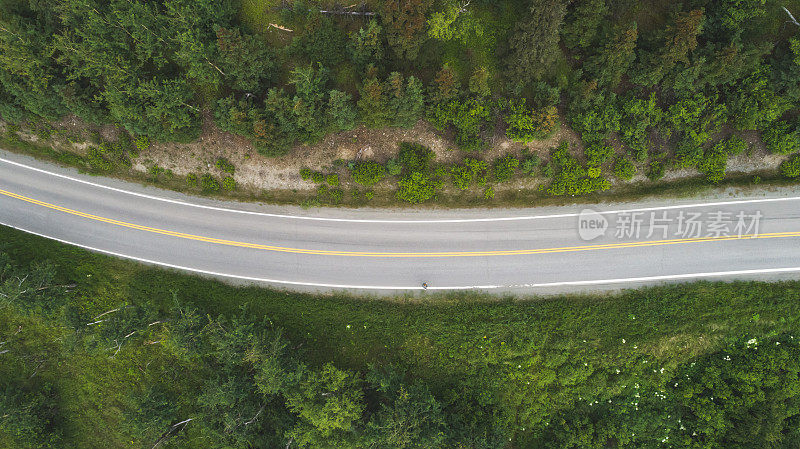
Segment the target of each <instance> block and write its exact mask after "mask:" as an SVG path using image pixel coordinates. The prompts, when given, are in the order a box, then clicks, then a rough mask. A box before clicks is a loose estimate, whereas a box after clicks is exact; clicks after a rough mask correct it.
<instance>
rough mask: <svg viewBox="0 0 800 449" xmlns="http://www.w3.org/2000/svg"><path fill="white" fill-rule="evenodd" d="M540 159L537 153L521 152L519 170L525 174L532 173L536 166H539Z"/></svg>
mask: <svg viewBox="0 0 800 449" xmlns="http://www.w3.org/2000/svg"><path fill="white" fill-rule="evenodd" d="M540 163H541V160H539V155H538V154H526V153H523V155H522V162H520V166H519V170H520V171H521V172H522V173H525V174H526V175H532V174H533V171H534V170H536V167H538V166H539V164H540Z"/></svg>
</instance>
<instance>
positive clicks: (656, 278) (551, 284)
mask: <svg viewBox="0 0 800 449" xmlns="http://www.w3.org/2000/svg"><path fill="white" fill-rule="evenodd" d="M0 225H3V226H7V227H9V228H14V229H16V230H19V231H22V232H27V233H28V234H33V235H36V236H39V237H43V238H46V239H50V240H55V241H57V242H60V243H64V244H67V245H73V246H77V247H79V248H83V249H86V250H89V251H94V252H98V253H103V254H108V255H111V256H116V257H121V258H124V259H131V260H135V261H137V262H142V263H146V264H150V265H156V266H161V267H167V268H173V269H176V270H181V271H188V272H193V273H199V274H205V275H208V276H214V277H221V278H231V279H239V280H245V281H252V282H262V283H267V284H282V285H294V286H304V287H324V288H339V289H352V290H425V289H423V288H422V287H421V286H411V287H402V286H396V287H387V286H377V285H345V284H324V283H316V282H298V281H281V280H278V279H266V278H258V277H252V276H240V275H236V274H227V273H219V272H216V271H208V270H201V269H198V268H190V267H184V266H181V265H174V264H170V263H165V262H158V261H155V260H150V259H143V258H141V257H136V256H129V255H127V254H121V253H117V252H114V251H108V250H104V249H99V248H94V247H91V246H87V245H81V244H79V243H74V242H70V241H68V240H63V239H59V238H56V237H50V236H47V235H44V234H40V233H38V232H34V231H29V230H27V229H23V228H20V227H17V226H11V225H7V224H5V223H3V222H0ZM798 272H800V267H789V268H762V269H755V270H736V271H715V272H706V273H686V274H667V275H661V276H643V277H635V278H618V279H597V280H590V281H563V282H545V283H540V284H511V285H471V286H452V287H434V286H429V287H428V288H427V289H428V290H493V289H501V288H547V287H567V286H588V285H604V284H606V285H607V284H626V283H637V282H653V281H666V280H676V279H697V278H709V277H723V276H741V275H751V274H776V273H798Z"/></svg>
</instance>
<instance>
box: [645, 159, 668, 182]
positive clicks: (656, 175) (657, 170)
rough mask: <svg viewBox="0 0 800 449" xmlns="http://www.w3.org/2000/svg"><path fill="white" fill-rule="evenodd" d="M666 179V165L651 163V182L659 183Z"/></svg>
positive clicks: (659, 162)
mask: <svg viewBox="0 0 800 449" xmlns="http://www.w3.org/2000/svg"><path fill="white" fill-rule="evenodd" d="M663 177H664V164H663V163H662V162H661V161H652V162H650V169H649V170H648V171H647V178H648V179H649V180H651V181H658V180H659V179H661V178H663Z"/></svg>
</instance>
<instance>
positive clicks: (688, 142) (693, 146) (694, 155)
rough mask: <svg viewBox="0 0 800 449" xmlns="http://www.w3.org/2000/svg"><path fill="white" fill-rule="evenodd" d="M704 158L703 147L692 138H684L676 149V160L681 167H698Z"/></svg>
mask: <svg viewBox="0 0 800 449" xmlns="http://www.w3.org/2000/svg"><path fill="white" fill-rule="evenodd" d="M702 159H703V147H701V146H700V145H699V144H697V143H696V142H693V141H692V139H688V138H684V139H683V140H681V141H680V142H679V143H678V148H677V149H676V150H675V160H676V162H677V163H678V165H679V166H681V167H697V165H698V164H699V163H700V161H701V160H702Z"/></svg>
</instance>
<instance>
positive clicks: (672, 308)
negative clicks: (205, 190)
mask: <svg viewBox="0 0 800 449" xmlns="http://www.w3.org/2000/svg"><path fill="white" fill-rule="evenodd" d="M0 252H4V253H6V254H8V255H9V256H10V260H11V261H12V263H14V264H16V265H18V266H26V265H28V264H30V263H32V262H33V263H41V262H43V261H45V260H48V261H51V262H52V263H53V264H55V266H56V270H57V275H56V280H57V281H58V282H60V283H75V284H76V287H75V289H74V290H73V291H72V292H71V293H70V298H69V300H68V301H69V305H68V308H69V310H71V311H72V312H71V313H72V314H73V315H74V314H78V315H79V316H80V319H82V320H89V319H91V317H93V316H96V315H98V314H100V313H102V312H104V311H107V310H109V309H113V308H116V307H120V306H122V305H125V304H132V305H148V307H151V308H152V307H155V308H157V309H158V310H168V309H169V308H170V307H173V306H174V302H175V301H177V302H179V303H180V304H181V305H182V306H191V307H194V308H197V309H198V310H199V311H201V313H202V314H208V315H211V316H217V315H225V316H236V315H238V314H241V313H242V311H244V313H245V315H246V316H250V317H262V316H263V317H266V318H267V319H268V321H269V322H270V323H272V324H273V325H274V326H276V327H280V328H282V329H283V330H284V332H285V335H286V336H287V337H288V338H289V340H290V341H291V342H292V343H293V344H294V345H295V346H294V347H295V348H298V351H299V352H301V353H303V354H304V358H305V359H306V360H307V361H308V363H310V364H312V365H316V366H319V365H322V364H323V363H326V362H334V363H335V364H336V365H337V366H340V367H346V368H349V369H352V370H356V371H359V372H364V371H365V370H366V369H367V365H368V364H370V363H376V364H378V365H382V366H385V365H388V364H394V365H395V366H399V367H402V369H403V370H405V371H407V372H409V373H410V375H411V376H412V377H413V378H415V379H419V380H422V381H424V382H425V383H426V384H427V385H429V387H430V388H431V390H432V391H433V392H434V393H435V394H436V395H437V396H438V397H440V398H442V400H443V402H445V403H449V404H453V403H457V402H458V401H457V398H458V397H464V396H469V397H480V396H481V395H485V396H486V399H485V400H486V401H488V402H487V403H494V404H497V405H498V407H500V408H501V409H502V410H503V413H505V414H507V415H508V417H507V418H505V419H504V422H505V424H503V425H507V426H512V429H510V432H511V435H513V439H514V441H517V442H519V444H520V446H521V447H525V444H527V443H525V444H524V443H523V442H525V441H535V439H536V438H539V437H540V435H541V431H542V428H541V426H542V425H544V424H543V423H544V422H546V421H547V420H548V419H550V418H549V417H550V416H552V415H553V414H555V413H558V412H559V411H568V410H570V409H571V408H573V407H577V406H578V404H579V402H581V401H586V400H587V398H588V400H589V401H591V400H592V399H597V400H603V401H604V400H605V399H606V398H610V397H612V396H614V395H616V394H619V393H620V391H621V390H623V389H624V388H625V386H626V385H633V384H634V383H636V384H637V385H638V384H639V383H641V384H642V385H643V386H652V387H653V388H657V387H658V386H663V385H664V382H666V381H667V380H668V379H669V378H670V377H669V376H670V375H673V374H674V373H675V372H676V371H678V370H679V367H680V366H682V365H685V364H686V363H688V362H689V361H691V360H695V359H697V358H698V357H702V356H705V355H708V354H711V353H715V352H717V351H720V350H721V349H722V348H724V347H725V346H726V345H727V344H729V343H730V342H732V341H739V340H741V339H742V338H750V337H751V336H758V337H759V338H767V337H769V336H774V335H777V334H780V333H783V332H793V331H797V330H798V329H799V328H800V302H798V301H797V298H800V282H782V283H759V282H734V283H709V282H699V283H693V284H685V285H675V286H664V287H654V288H647V289H642V290H636V291H629V292H625V293H622V294H615V295H600V296H585V295H578V296H576V295H571V296H562V297H558V298H552V299H541V298H535V297H529V298H524V299H514V298H510V297H509V298H504V299H500V300H498V299H496V298H493V297H488V296H483V295H479V294H464V293H457V294H442V295H430V296H427V295H426V296H422V297H419V296H417V297H398V298H394V299H392V300H372V299H369V298H366V299H365V298H354V297H350V296H347V295H345V294H334V295H308V294H298V293H291V292H284V291H276V290H269V289H262V288H255V287H249V288H237V287H232V286H229V285H226V284H223V283H221V282H217V281H214V280H206V279H200V278H196V277H192V276H188V275H184V274H179V273H175V272H170V271H164V270H160V269H155V268H149V267H145V266H142V265H139V264H135V263H132V262H128V261H123V260H119V259H114V258H110V257H106V256H102V255H97V254H93V253H90V252H87V251H84V250H81V249H77V248H73V247H68V246H64V245H61V244H58V243H55V242H52V241H49V240H46V239H42V238H39V237H35V236H31V235H28V234H25V233H22V232H18V231H14V230H11V229H7V228H0ZM79 321H80V320H79ZM141 356H142V357H144V355H141ZM87 360H88V359H86V360H84V359H76V360H75V361H73V362H70V363H66V362H65V367H69V369H70V370H74V372H72V373H70V376H69V378H68V379H65V380H63V382H66V383H67V384H69V385H68V386H67V387H68V389H71V390H73V391H70V396H69V398H68V400H67V401H66V404H65V407H66V408H67V409H68V410H69V413H74V414H75V416H74V417H73V418H74V420H75V421H74V422H72V423H71V424H70V425H71V426H76V427H75V428H73V429H72V430H71V431H69V432H67V435H69V438H71V439H74V443H75V447H79V446H82V445H86V444H88V443H87V442H89V441H94V438H97V441H99V440H102V439H107V440H108V441H114V444H111V446H112V447H125V443H124V441H123V438H122V437H121V434H119V433H115V432H120V431H119V430H114V429H113V425H114V422H116V421H120V420H124V419H125V415H126V413H133V411H131V410H129V409H128V407H130V405H127V404H125V403H124V401H122V400H121V399H119V398H115V395H116V394H117V393H115V392H114V389H116V388H122V387H121V386H122V385H127V383H128V382H133V379H135V378H136V377H137V376H138V374H137V373H136V370H135V369H134V365H130V366H128V365H126V362H124V361H123V360H122V359H120V360H118V361H115V362H113V363H114V364H115V367H114V369H111V368H110V367H109V366H106V364H107V363H109V362H106V361H104V362H102V364H103V365H104V367H101V368H103V369H108V370H109V371H107V372H106V374H104V375H102V376H100V377H99V378H97V379H89V377H91V376H90V374H89V373H90V372H91V370H93V369H100V368H98V367H96V366H81V364H82V363H84V362H87ZM87 363H88V362H87ZM131 363H133V362H131ZM136 363H139V365H135V366H141V365H143V363H140V361H139V362H136ZM651 368H653V369H652V370H651ZM64 369H67V368H64ZM125 369H128V370H133V371H130V372H128V373H127V374H125V373H124V370H125ZM115 370H122V371H115ZM651 371H652V372H651ZM665 372H666V374H664V373H665ZM615 373H616V374H615ZM131 376H133V377H131ZM129 377H130V378H129ZM67 387H65V388H67ZM87 389H88V390H87ZM95 389H96V390H98V391H100V393H97V392H94V390H95ZM94 394H99V395H100V396H99V397H101V398H105V399H104V400H108V401H112V403H113V404H115V405H114V406H113V407H112V406H109V404H107V403H102V401H101V400H100V399H97V398H95V397H94V396H93V395H94ZM475 395H477V396H475ZM113 401H117V402H113ZM120 401H122V402H120ZM590 403H591V402H590ZM97 422H105V423H107V424H109V428H108V429H106V430H98V429H97V427H98V426H97ZM101 427H102V426H101ZM92 429H93V430H92ZM537 429H538V430H537ZM104 433H108V434H110V435H104Z"/></svg>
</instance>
